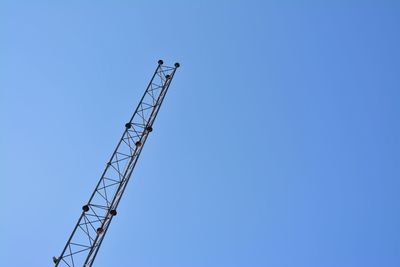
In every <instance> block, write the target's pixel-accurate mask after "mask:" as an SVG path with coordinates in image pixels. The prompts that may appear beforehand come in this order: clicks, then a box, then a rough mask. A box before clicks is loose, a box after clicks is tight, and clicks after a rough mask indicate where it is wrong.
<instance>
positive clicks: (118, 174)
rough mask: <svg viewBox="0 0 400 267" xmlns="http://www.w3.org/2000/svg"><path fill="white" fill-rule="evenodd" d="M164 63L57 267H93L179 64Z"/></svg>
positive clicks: (109, 162) (133, 117)
mask: <svg viewBox="0 0 400 267" xmlns="http://www.w3.org/2000/svg"><path fill="white" fill-rule="evenodd" d="M163 64H164V62H163V61H162V60H159V61H158V65H157V68H156V70H155V71H154V74H153V76H152V78H151V80H150V82H149V84H148V85H147V87H146V90H145V92H144V94H143V96H142V98H141V100H140V102H139V105H138V106H137V108H136V110H135V112H134V113H133V115H132V117H131V119H130V120H129V121H128V122H127V123H126V124H125V129H124V132H123V134H122V137H121V138H120V140H119V142H118V144H117V147H116V148H115V150H114V152H113V153H112V156H111V158H110V160H109V161H108V162H107V164H106V167H105V169H104V171H103V173H102V175H101V177H100V180H99V181H98V183H97V185H96V188H95V190H94V191H93V193H92V195H91V196H90V198H89V201H88V202H87V203H86V204H85V205H83V207H82V212H81V215H80V216H79V219H78V222H77V223H76V225H75V227H74V229H73V231H72V233H71V235H70V236H69V238H68V241H67V243H66V245H65V246H64V248H63V250H62V252H61V254H60V255H59V256H58V257H53V262H54V264H55V266H56V267H57V266H60V267H61V266H68V267H77V266H82V267H89V266H92V265H93V262H94V260H95V258H96V255H97V253H98V252H99V249H100V246H101V244H102V242H103V240H104V237H105V235H106V233H107V230H108V228H109V226H110V224H111V221H112V219H113V218H114V217H115V216H116V215H117V208H118V204H119V203H120V201H121V198H122V195H123V193H124V191H125V189H126V186H127V184H128V182H129V179H130V177H131V175H132V172H133V169H134V167H135V165H136V162H137V160H138V158H139V156H140V152H141V151H142V149H143V146H144V144H145V142H146V140H147V137H148V136H149V134H150V133H151V132H152V131H153V123H154V120H155V118H156V116H157V114H158V112H159V110H160V107H161V104H162V103H163V101H164V98H165V95H166V93H167V91H168V88H169V86H170V84H171V82H172V79H173V78H174V75H175V72H176V70H177V68H178V67H179V66H180V65H179V63H175V64H174V66H173V67H169V66H165V65H163Z"/></svg>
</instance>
